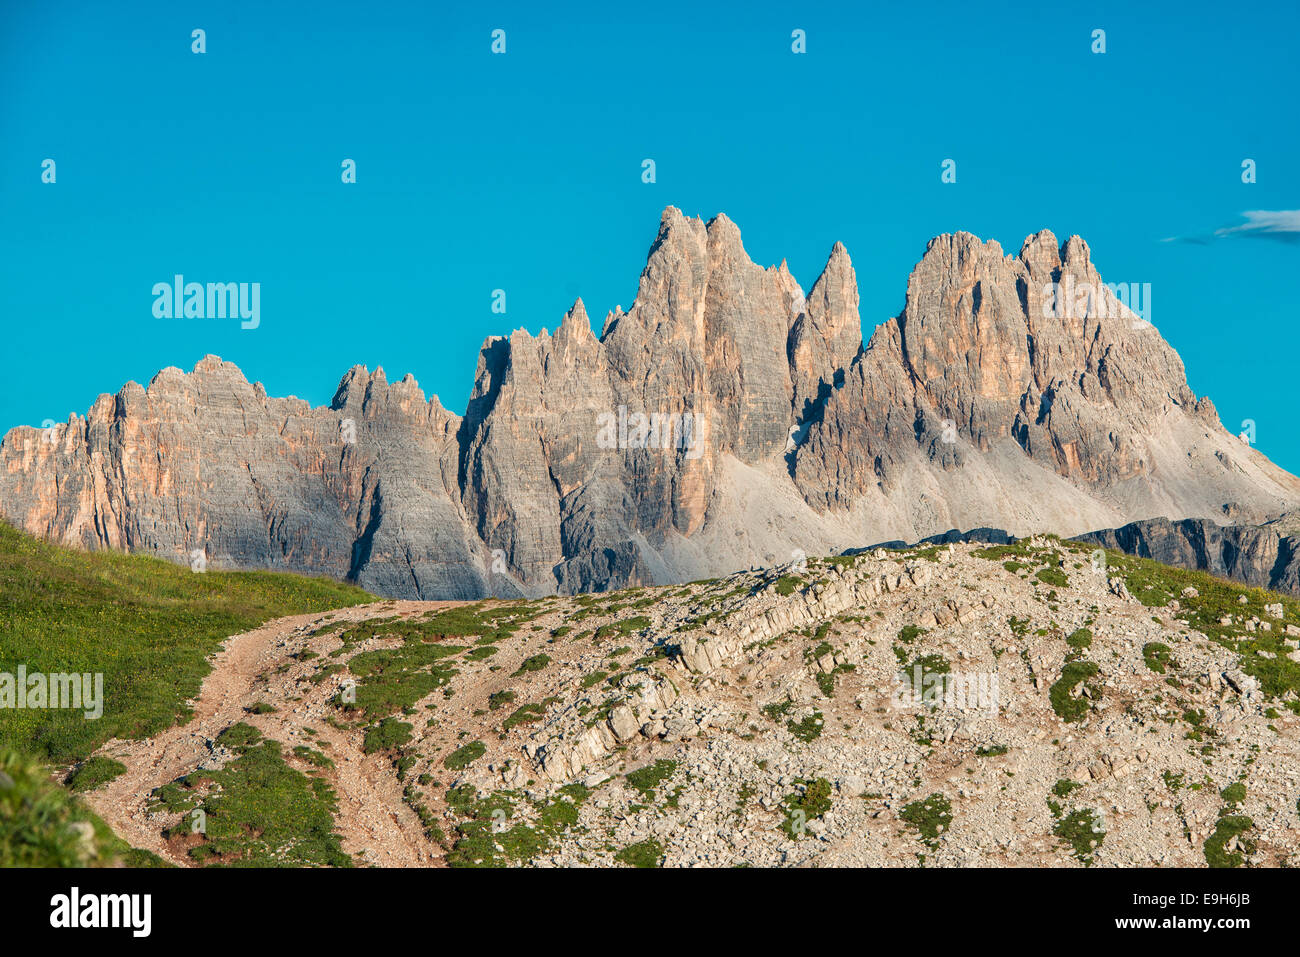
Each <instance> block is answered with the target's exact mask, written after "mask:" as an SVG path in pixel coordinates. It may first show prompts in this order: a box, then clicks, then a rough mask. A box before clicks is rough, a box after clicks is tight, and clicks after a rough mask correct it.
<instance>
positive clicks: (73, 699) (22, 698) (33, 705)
mask: <svg viewBox="0 0 1300 957" xmlns="http://www.w3.org/2000/svg"><path fill="white" fill-rule="evenodd" d="M3 708H13V709H14V710H16V711H22V710H25V709H32V710H38V709H45V708H51V709H55V710H63V711H82V712H84V713H85V715H86V720H87V721H96V720H98V719H99V718H101V717H103V715H104V675H103V673H102V672H96V673H94V674H91V673H89V672H87V673H84V674H77V673H71V674H69V673H64V672H61V671H60V672H54V673H51V674H46V673H45V672H43V671H32V672H28V670H27V666H26V665H19V666H18V671H17V672H16V673H15V672H10V671H0V709H3Z"/></svg>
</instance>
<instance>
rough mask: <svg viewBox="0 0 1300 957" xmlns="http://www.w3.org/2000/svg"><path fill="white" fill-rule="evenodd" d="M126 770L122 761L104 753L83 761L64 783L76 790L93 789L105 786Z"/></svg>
mask: <svg viewBox="0 0 1300 957" xmlns="http://www.w3.org/2000/svg"><path fill="white" fill-rule="evenodd" d="M125 770H126V765H125V764H123V763H122V762H121V761H114V760H113V759H112V758H106V757H103V756H102V755H98V754H96V755H94V756H93V757H89V758H87V759H86V760H85V761H83V762H81V764H79V765H78V766H77V767H76V768H75V769H74V770H73V772H72V773H71V774H69V775H68V777H67V780H66V781H64V783H65V784H66V785H67V786H68V787H70V788H71V789H72V790H74V791H93V790H94V789H95V788H98V787H103V786H104V785H105V784H107V783H108V782H109V781H111V780H113V778H115V777H117V776H118V775H119V774H121V773H122V772H124V771H125Z"/></svg>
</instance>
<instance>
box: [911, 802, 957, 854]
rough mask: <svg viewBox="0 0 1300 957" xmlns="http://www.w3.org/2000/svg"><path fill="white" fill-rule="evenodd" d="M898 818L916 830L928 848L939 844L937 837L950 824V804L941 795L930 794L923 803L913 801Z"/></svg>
mask: <svg viewBox="0 0 1300 957" xmlns="http://www.w3.org/2000/svg"><path fill="white" fill-rule="evenodd" d="M898 816H899V818H900V819H901V820H902V821H903V822H904V823H906V824H908V825H910V826H911V827H913V828H915V829H916V832H917V833H918V834H920V835H921V840H922V841H924V842H925V843H926V844H928V845H929V846H930V847H935V846H936V845H937V844H938V843H939V835H940V834H942V833H943V832H944V831H946V830H948V828H949V826H951V824H952V803H951V802H950V801H949V800H948V799H947V798H946V797H944V796H943V795H942V794H939V793H937V792H936V793H934V794H931V795H930V796H929V797H927V798H926V799H925V800H923V801H913V802H912V803H911V804H908V805H906V806H905V807H904V808H903V810H902V811H901V812H900V813H899V815H898Z"/></svg>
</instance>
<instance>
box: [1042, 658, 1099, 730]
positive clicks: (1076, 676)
mask: <svg viewBox="0 0 1300 957" xmlns="http://www.w3.org/2000/svg"><path fill="white" fill-rule="evenodd" d="M1096 673H1097V665H1096V664H1095V663H1094V662H1091V661H1067V662H1066V663H1065V666H1064V667H1063V668H1062V669H1061V677H1060V679H1059V680H1058V681H1057V682H1056V683H1055V684H1053V685H1052V687H1051V688H1049V689H1048V692H1047V696H1048V699H1049V700H1050V701H1051V702H1052V710H1053V711H1055V712H1056V713H1057V715H1059V716H1060V718H1061V720H1063V721H1081V720H1082V719H1083V717H1084V715H1086V714H1087V713H1088V699H1087V698H1083V697H1078V698H1076V697H1074V695H1072V694H1071V692H1072V691H1073V690H1074V688H1075V686H1076V685H1078V684H1079V682H1081V681H1087V680H1088V679H1089V678H1091V677H1093V676H1094V675H1095V674H1096Z"/></svg>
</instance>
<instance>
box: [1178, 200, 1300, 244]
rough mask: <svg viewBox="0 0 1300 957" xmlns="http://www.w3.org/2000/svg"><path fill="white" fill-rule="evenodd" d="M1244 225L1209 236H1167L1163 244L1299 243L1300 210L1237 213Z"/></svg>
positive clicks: (1262, 210) (1216, 231)
mask: <svg viewBox="0 0 1300 957" xmlns="http://www.w3.org/2000/svg"><path fill="white" fill-rule="evenodd" d="M1241 215H1242V216H1243V217H1244V218H1245V220H1246V221H1245V222H1244V223H1239V224H1238V225H1236V226H1224V227H1222V228H1220V229H1216V230H1215V231H1214V232H1213V233H1208V234H1202V235H1198V236H1170V237H1169V238H1168V239H1164V240H1161V242H1166V243H1195V244H1197V245H1198V246H1208V245H1209V244H1210V243H1212V242H1214V241H1215V240H1219V239H1238V238H1242V237H1248V238H1253V239H1271V240H1273V241H1274V242H1282V243H1300V209H1250V210H1247V211H1246V212H1244V213H1242V214H1241Z"/></svg>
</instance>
